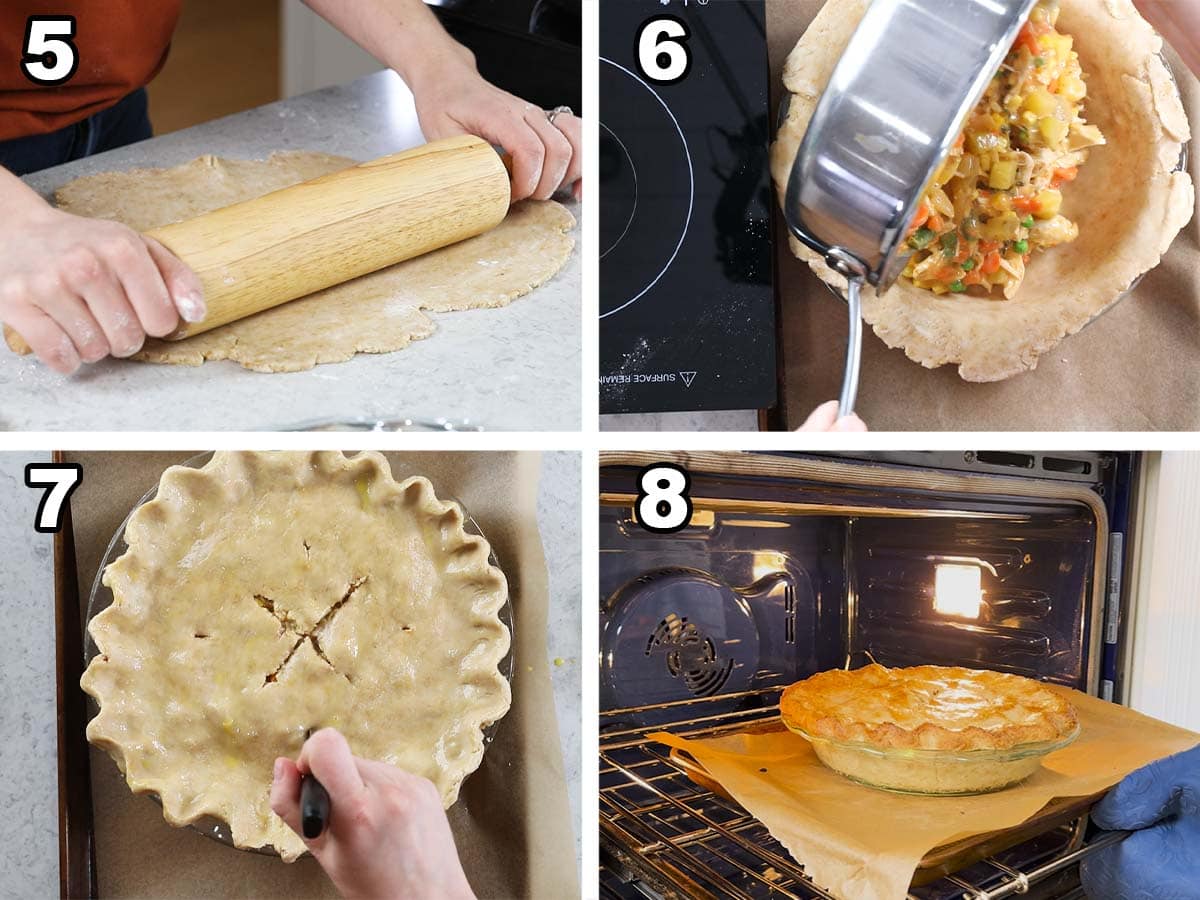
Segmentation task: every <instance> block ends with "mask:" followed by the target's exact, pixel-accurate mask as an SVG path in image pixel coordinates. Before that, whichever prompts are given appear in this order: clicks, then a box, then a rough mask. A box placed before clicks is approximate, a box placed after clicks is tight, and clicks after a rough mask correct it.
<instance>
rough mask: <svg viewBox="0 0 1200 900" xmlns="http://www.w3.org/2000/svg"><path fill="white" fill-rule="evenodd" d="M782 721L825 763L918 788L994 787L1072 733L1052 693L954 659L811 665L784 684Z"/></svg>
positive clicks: (890, 784)
mask: <svg viewBox="0 0 1200 900" xmlns="http://www.w3.org/2000/svg"><path fill="white" fill-rule="evenodd" d="M779 711H780V715H781V717H782V719H783V722H784V724H785V725H786V726H787V727H788V728H789V729H791V730H792V731H795V732H796V733H798V734H800V735H802V736H803V737H805V738H806V739H807V740H808V741H809V742H810V743H811V744H812V746H813V750H814V751H815V752H816V754H817V757H818V758H819V759H820V760H821V762H823V763H824V764H825V765H827V766H828V767H829V768H831V769H833V770H834V771H836V772H839V773H841V774H843V775H845V776H847V777H848V778H852V779H854V780H855V781H860V782H863V783H864V784H868V785H871V786H873V787H882V788H886V789H889V790H898V791H907V792H912V793H921V794H970V793H981V792H985V791H992V790H999V789H1000V788H1003V787H1007V786H1009V785H1011V784H1015V783H1016V782H1018V781H1021V780H1022V779H1024V778H1026V777H1028V776H1029V775H1030V774H1032V773H1033V772H1034V771H1036V770H1037V768H1038V766H1039V765H1040V764H1041V759H1042V757H1043V756H1045V755H1046V754H1047V753H1049V752H1051V751H1052V750H1057V749H1059V748H1061V747H1064V746H1066V745H1067V744H1068V743H1070V742H1071V741H1072V740H1074V739H1075V737H1076V736H1077V735H1078V733H1079V720H1078V718H1077V716H1076V713H1075V709H1074V707H1072V706H1071V704H1070V702H1069V701H1068V700H1067V699H1066V698H1065V697H1064V696H1063V695H1062V694H1060V693H1058V692H1056V691H1054V690H1052V689H1050V688H1049V687H1047V686H1045V685H1043V684H1041V683H1040V682H1037V681H1033V680H1032V679H1029V678H1023V677H1021V676H1019V675H1010V674H1007V673H1004V672H991V671H984V670H979V669H964V668H961V667H956V666H914V667H911V668H905V669H889V668H887V667H886V666H881V665H878V664H874V663H873V664H871V665H868V666H864V667H863V668H861V669H855V670H853V671H849V672H847V671H844V670H841V669H835V670H831V671H827V672H820V673H818V674H816V675H813V676H812V677H810V678H806V679H805V680H803V681H798V682H796V683H795V684H793V685H790V686H789V687H787V688H786V689H785V690H784V692H783V696H782V697H781V698H780V701H779Z"/></svg>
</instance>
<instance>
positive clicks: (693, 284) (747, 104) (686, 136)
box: [599, 0, 777, 413]
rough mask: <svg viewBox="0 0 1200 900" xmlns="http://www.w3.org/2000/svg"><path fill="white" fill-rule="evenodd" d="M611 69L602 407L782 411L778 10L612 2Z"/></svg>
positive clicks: (606, 44)
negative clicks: (770, 42)
mask: <svg viewBox="0 0 1200 900" xmlns="http://www.w3.org/2000/svg"><path fill="white" fill-rule="evenodd" d="M667 20H673V22H674V24H672V23H671V22H670V21H667ZM648 23H654V24H648ZM647 28H649V29H650V37H649V38H646V32H645V30H646V29H647ZM664 42H665V43H664ZM668 44H674V45H675V46H674V47H672V46H667V45H668ZM646 47H650V48H651V49H650V50H649V51H647V50H646V49H645V48H646ZM660 47H661V48H663V49H662V52H661V53H659V52H656V51H658V48H660ZM680 48H682V50H683V52H685V53H686V56H679V54H680ZM600 57H601V59H600V148H599V167H600V190H599V201H600V409H601V411H602V412H606V413H617V412H669V411H684V410H715V409H765V408H768V407H771V406H774V405H775V402H776V383H777V380H776V356H775V343H776V331H775V299H774V293H773V290H772V253H771V233H772V232H771V215H772V212H771V210H772V208H773V202H772V197H771V186H770V175H769V170H768V142H769V137H770V129H769V125H768V122H769V118H768V116H769V113H768V109H769V106H768V101H767V89H768V77H769V76H768V68H767V48H766V32H765V3H764V0H705V2H699V0H686V2H685V0H667V2H662V0H604V3H603V4H601V7H600ZM675 60H678V61H679V62H678V66H677V67H676V69H675V70H674V71H673V70H672V62H673V61H675ZM667 79H671V80H670V81H668V80H667Z"/></svg>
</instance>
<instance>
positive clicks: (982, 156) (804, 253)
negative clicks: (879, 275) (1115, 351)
mask: <svg viewBox="0 0 1200 900" xmlns="http://www.w3.org/2000/svg"><path fill="white" fill-rule="evenodd" d="M867 3H868V0H828V2H826V3H825V5H824V7H823V8H822V9H821V12H820V13H819V14H818V15H817V17H816V18H815V19H814V20H813V22H812V24H811V25H810V26H809V28H808V30H807V31H806V32H805V33H804V35H803V36H802V37H801V38H800V41H799V42H798V43H797V45H796V47H795V49H794V50H793V51H792V53H791V55H790V56H789V57H788V59H787V63H786V65H785V68H784V74H783V87H784V90H785V91H787V92H788V93H789V94H790V104H789V107H788V115H787V117H786V119H785V120H784V121H783V122H782V124H781V126H780V128H779V132H778V134H777V135H776V140H775V143H774V145H773V146H772V148H771V171H772V175H773V177H774V181H775V186H776V189H777V191H778V194H779V199H780V203H782V202H783V199H784V196H785V194H786V190H787V182H788V178H789V177H790V175H791V167H792V162H793V160H794V159H795V157H796V153H797V151H798V150H799V148H800V144H801V142H802V141H803V139H804V134H805V132H806V131H807V129H808V123H809V121H810V120H811V118H812V114H813V112H814V111H815V109H816V106H817V101H818V100H819V99H820V97H821V94H822V93H823V92H824V90H825V86H826V85H827V84H828V82H829V78H830V76H831V75H832V73H833V69H834V67H835V66H836V65H837V62H838V60H839V59H840V58H841V55H842V52H843V50H844V49H845V47H846V44H847V43H848V42H849V40H850V37H851V35H852V34H853V33H854V30H855V28H857V26H858V23H859V22H860V21H861V19H862V16H863V13H864V11H865V10H866V7H867ZM1161 50H1162V39H1161V38H1160V37H1159V36H1158V35H1157V34H1156V33H1155V31H1154V29H1153V28H1151V27H1150V25H1149V24H1148V23H1147V22H1146V21H1145V20H1144V19H1142V17H1141V16H1140V15H1139V14H1138V12H1137V10H1136V8H1135V7H1134V5H1133V3H1132V0H1058V2H1049V0H1043V2H1042V3H1041V4H1039V6H1038V8H1037V10H1036V11H1035V13H1034V16H1033V17H1032V18H1031V20H1030V23H1029V24H1028V25H1027V26H1026V28H1025V29H1024V30H1023V31H1022V32H1021V35H1020V37H1019V38H1018V41H1017V42H1016V44H1015V45H1014V47H1013V50H1012V52H1011V53H1010V55H1009V57H1008V58H1007V59H1006V60H1005V62H1004V64H1003V66H1002V67H1001V70H1000V72H999V73H998V74H997V77H996V79H994V80H993V82H992V85H991V86H990V87H989V88H988V90H987V92H986V93H985V96H984V98H983V99H982V100H981V102H980V105H979V106H977V107H976V109H975V110H974V111H973V112H972V113H971V115H970V116H968V119H967V122H966V125H965V128H964V131H963V134H962V135H961V140H962V143H961V144H960V145H958V146H956V148H955V150H954V151H953V152H952V154H951V157H950V158H949V159H948V160H947V161H946V162H945V164H944V166H943V167H942V169H941V170H940V171H939V172H938V173H937V174H936V175H935V177H934V181H933V183H932V184H931V185H929V186H928V189H927V191H926V195H925V198H924V202H923V204H922V206H921V208H920V209H919V210H918V218H919V219H920V221H919V222H918V223H917V227H916V229H915V230H913V231H912V232H910V234H908V235H907V236H906V237H907V242H906V243H907V245H908V246H907V252H909V253H911V254H912V257H911V258H910V264H909V266H908V269H907V270H906V274H905V275H903V276H902V277H901V278H900V279H899V280H898V281H897V283H896V284H895V285H893V286H892V287H891V289H889V290H888V291H886V292H884V293H882V294H879V293H877V292H876V291H875V290H874V288H872V287H870V286H865V287H864V288H863V300H862V304H863V305H862V315H863V319H864V321H866V322H867V323H868V324H869V325H871V326H872V328H873V329H874V331H875V333H876V334H877V335H879V337H880V338H881V339H882V340H883V341H884V343H885V344H887V345H888V346H889V347H893V348H901V349H903V350H904V352H905V354H906V355H907V356H908V357H909V358H910V359H912V360H913V361H914V362H918V363H920V364H921V365H923V366H926V367H927V368H936V367H938V366H942V365H957V366H958V373H959V375H960V376H961V377H962V378H963V379H964V380H966V381H979V382H984V381H999V380H1002V379H1005V378H1009V377H1011V376H1013V375H1016V374H1018V373H1020V372H1023V371H1026V370H1029V369H1033V368H1035V367H1036V366H1037V361H1038V358H1039V357H1040V356H1041V355H1042V354H1044V353H1046V352H1048V351H1049V350H1051V349H1052V348H1053V347H1055V346H1056V345H1057V344H1058V343H1059V342H1060V341H1061V340H1062V339H1063V338H1064V337H1066V336H1067V335H1071V334H1074V333H1075V332H1077V331H1079V330H1080V329H1081V328H1082V327H1083V326H1084V325H1086V324H1087V323H1088V322H1090V321H1091V320H1092V319H1093V318H1095V317H1096V316H1097V315H1099V314H1100V313H1101V312H1103V311H1104V310H1105V309H1107V308H1108V307H1109V306H1111V305H1112V304H1113V303H1115V302H1116V301H1117V300H1118V299H1120V298H1121V297H1122V296H1124V295H1125V293H1126V292H1127V291H1128V290H1129V289H1130V287H1131V286H1132V285H1133V284H1134V282H1135V281H1136V280H1137V279H1138V278H1139V277H1140V276H1142V275H1143V274H1145V273H1146V272H1148V271H1150V270H1151V269H1153V268H1154V267H1155V266H1157V265H1158V263H1159V261H1160V260H1161V258H1162V256H1163V254H1165V253H1166V252H1167V249H1168V248H1169V247H1170V245H1171V243H1172V241H1173V240H1174V239H1175V236H1176V235H1177V234H1178V233H1179V231H1180V229H1182V228H1183V226H1184V225H1186V224H1187V222H1188V221H1189V220H1190V219H1191V217H1192V212H1193V204H1194V190H1193V185H1192V180H1191V178H1190V176H1189V175H1188V174H1187V172H1185V171H1182V170H1181V169H1180V159H1181V154H1182V151H1183V148H1184V146H1185V145H1186V143H1187V141H1188V140H1189V139H1190V137H1191V131H1190V127H1189V125H1188V121H1187V116H1186V114H1185V112H1184V108H1183V102H1182V100H1181V99H1180V96H1179V91H1178V89H1177V88H1176V86H1175V83H1174V82H1173V80H1172V78H1171V74H1170V71H1169V70H1168V69H1167V67H1166V65H1165V63H1164V62H1163V60H1162V57H1161V56H1160V51H1161ZM1085 114H1086V115H1085ZM790 246H791V249H792V252H793V253H794V254H795V255H796V256H797V257H798V258H800V259H801V260H804V261H805V262H807V263H808V265H809V266H810V267H811V268H812V270H813V271H814V272H815V273H816V274H817V275H818V276H819V277H820V278H821V279H822V280H823V281H825V282H826V283H828V284H829V285H831V286H832V287H834V288H835V289H837V290H844V289H845V287H846V280H845V278H844V277H842V276H841V275H839V274H838V273H836V272H835V271H833V270H832V269H831V268H829V266H828V265H826V263H825V261H824V259H823V258H822V257H821V256H820V255H818V254H816V253H814V252H813V251H811V250H809V249H808V248H807V247H804V246H803V245H802V244H800V243H799V242H798V241H797V240H796V239H795V238H790ZM1051 248H1052V249H1051ZM1037 251H1046V252H1037Z"/></svg>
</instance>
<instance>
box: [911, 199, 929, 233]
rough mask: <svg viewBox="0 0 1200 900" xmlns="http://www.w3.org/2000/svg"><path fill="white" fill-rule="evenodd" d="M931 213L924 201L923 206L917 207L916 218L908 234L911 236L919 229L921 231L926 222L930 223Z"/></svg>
mask: <svg viewBox="0 0 1200 900" xmlns="http://www.w3.org/2000/svg"><path fill="white" fill-rule="evenodd" d="M929 213H930V209H929V204H928V203H927V202H926V201H924V200H922V201H921V205H920V206H918V207H917V215H916V218H914V219H913V221H912V225H910V226H909V228H908V233H909V234H910V235H911V234H912V233H913V232H915V231H917V229H919V228H920V227H921V226H922V225H924V224H925V223H926V222H928V221H929Z"/></svg>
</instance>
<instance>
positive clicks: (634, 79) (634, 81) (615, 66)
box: [600, 57, 696, 319]
mask: <svg viewBox="0 0 1200 900" xmlns="http://www.w3.org/2000/svg"><path fill="white" fill-rule="evenodd" d="M600 62H601V64H602V65H601V77H602V78H603V77H604V72H606V71H607V72H609V73H615V74H618V76H622V75H623V76H625V77H624V78H619V81H621V82H624V83H625V84H626V85H636V86H639V87H640V88H641V91H637V92H635V94H634V96H644V93H643V92H645V93H648V94H649V95H650V97H652V98H653V99H654V102H655V103H656V104H657V106H658V107H660V108H661V110H662V111H663V112H665V113H666V119H667V120H669V121H670V124H671V127H672V128H673V129H674V132H675V134H676V135H678V138H679V148H680V149H681V150H682V154H681V158H682V160H683V161H684V162H686V164H687V210H686V213H685V214H684V216H683V224H682V227H681V228H680V230H679V236H678V239H677V240H676V241H675V242H674V246H670V241H669V240H668V246H669V247H670V253H669V255H668V257H667V260H666V262H665V263H664V264H663V265H662V266H661V267H660V268H658V270H657V272H656V273H655V274H654V276H653V277H652V278H650V280H649V281H648V282H647V283H646V284H644V285H642V286H641V287H640V288H638V289H636V293H634V294H633V295H632V296H630V297H629V298H628V299H625V300H623V301H622V302H620V304H619V305H617V306H615V307H613V308H612V309H608V310H603V309H602V311H601V313H600V318H601V319H605V318H608V317H609V316H611V315H614V314H616V313H619V312H621V310H623V309H626V308H627V307H629V306H631V305H633V304H634V303H636V302H637V301H638V300H640V299H641V298H642V297H643V296H645V295H646V293H647V292H648V291H650V289H651V288H653V287H654V286H655V285H656V284H658V282H659V281H660V280H661V279H662V277H663V276H664V275H665V274H666V273H667V271H668V270H669V269H670V268H671V266H672V265H673V264H674V263H675V259H676V257H678V255H679V250H680V248H681V247H682V246H683V242H684V239H685V238H686V237H687V233H688V229H689V228H690V226H691V223H692V213H693V211H694V207H695V201H696V179H695V169H694V167H693V163H692V153H691V150H690V149H689V147H688V143H687V137H686V136H685V135H684V132H683V128H682V127H681V126H680V124H679V120H678V119H677V118H676V117H675V114H674V113H673V112H672V111H671V108H670V107H669V106H668V105H667V104H666V102H665V101H664V100H663V99H662V97H661V96H659V94H658V92H657V91H655V90H654V88H652V87H651V86H650V85H648V84H647V83H646V82H645V81H643V80H642V79H641V78H640V77H638V75H636V74H635V73H634V72H631V71H630V70H629V69H627V68H625V66H623V65H621V64H620V63H617V62H614V61H613V60H611V59H607V58H605V57H600ZM603 64H607V65H608V66H609V67H611V68H610V69H607V70H606V69H604V65H603ZM601 93H602V96H603V95H604V94H606V93H609V95H610V96H613V97H615V96H617V94H618V93H619V91H612V92H605V91H603V90H602V92H601ZM601 124H602V125H603V124H604V123H603V122H602V123H601ZM604 130H605V131H606V132H608V134H610V135H612V137H613V138H614V139H615V140H616V141H617V143H618V144H619V145H620V146H621V149H622V150H623V151H624V153H625V155H626V157H627V158H628V159H629V161H630V162H631V163H633V160H634V157H635V155H637V153H638V149H639V148H638V147H634V152H633V153H631V152H630V147H629V146H628V144H627V143H626V142H625V141H622V140H621V139H620V138H619V137H618V135H617V133H616V130H614V129H613V128H611V127H609V126H607V125H604ZM657 149H658V148H655V150H657ZM656 155H661V154H656ZM634 178H635V181H636V179H637V178H638V175H637V170H636V164H635V165H634ZM641 210H643V207H642V206H641V205H640V204H638V203H635V205H634V209H633V210H632V212H631V214H630V218H629V221H628V222H627V223H626V224H625V228H624V230H623V231H622V232H621V236H620V238H618V239H617V240H616V241H614V242H613V243H612V244H611V245H610V246H609V247H608V248H607V250H606V251H605V253H604V256H607V255H608V252H609V251H611V250H613V249H615V248H616V247H617V246H618V245H620V243H621V242H622V240H624V238H625V236H626V235H627V233H628V232H629V230H630V228H631V227H632V226H633V223H634V220H635V219H636V217H637V213H638V212H639V211H641ZM652 233H653V232H652ZM601 259H603V256H602V257H601ZM601 303H602V306H603V297H602V298H601Z"/></svg>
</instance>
